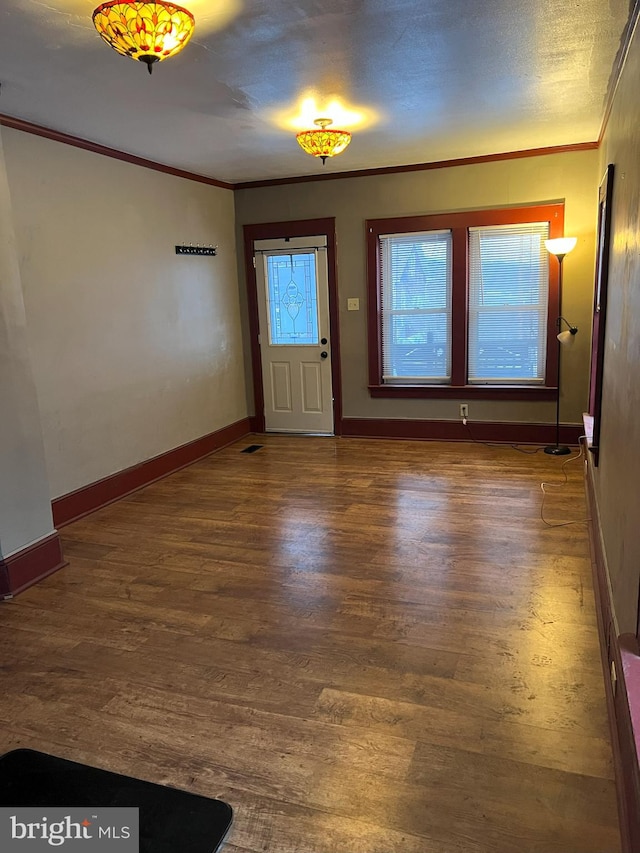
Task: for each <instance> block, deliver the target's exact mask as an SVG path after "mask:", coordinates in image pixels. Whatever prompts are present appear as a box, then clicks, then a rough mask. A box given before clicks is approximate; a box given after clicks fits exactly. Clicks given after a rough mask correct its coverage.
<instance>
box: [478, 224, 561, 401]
mask: <svg viewBox="0 0 640 853" xmlns="http://www.w3.org/2000/svg"><path fill="white" fill-rule="evenodd" d="M548 235H549V224H548V223H547V222H536V223H527V224H523V225H502V226H493V227H488V228H471V229H470V230H469V369H468V377H469V382H479V383H496V382H497V383H500V382H503V383H506V384H510V383H518V384H522V383H542V382H543V381H544V375H545V361H546V348H547V306H548V294H549V264H548V258H549V255H548V252H547V250H546V248H545V245H544V241H545V240H546V239H547V237H548Z"/></svg>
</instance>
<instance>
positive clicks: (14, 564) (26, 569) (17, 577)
mask: <svg viewBox="0 0 640 853" xmlns="http://www.w3.org/2000/svg"><path fill="white" fill-rule="evenodd" d="M63 566H66V561H65V559H64V557H63V556H62V547H61V545H60V537H59V536H58V533H57V532H56V531H54V532H53V533H52V534H51V535H50V536H47V537H46V538H45V539H40V541H38V542H34V544H33V545H29V546H28V547H26V548H23V549H22V550H21V551H18V552H17V553H15V554H11V556H10V557H5V558H2V557H0V599H7V598H13V596H14V595H17V594H18V593H19V592H22V591H23V590H25V589H27V588H28V587H30V586H33V584H34V583H37V582H38V581H40V580H42V578H46V577H47V575H52V574H53V573H54V572H57V571H58V569H61V568H62V567H63Z"/></svg>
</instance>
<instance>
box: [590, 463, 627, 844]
mask: <svg viewBox="0 0 640 853" xmlns="http://www.w3.org/2000/svg"><path fill="white" fill-rule="evenodd" d="M586 458H587V462H586V473H585V477H586V492H587V504H588V512H587V515H588V517H589V518H590V521H589V544H590V548H591V564H592V569H593V587H594V593H595V599H596V611H597V617H598V633H599V636H600V655H601V658H602V670H603V675H604V684H605V693H606V696H607V710H608V713H609V725H610V728H611V746H612V749H613V762H614V767H615V774H616V788H617V794H618V813H619V816H620V834H621V837H622V850H623V853H636V851H638V850H640V767H639V765H638V743H637V740H638V738H640V727H639V726H640V657H639V656H638V644H637V641H636V638H635V636H634V635H633V634H622V635H620V636H618V635H617V630H616V623H615V619H614V616H613V602H612V600H611V589H610V586H609V579H608V570H607V560H606V552H605V548H604V540H603V537H602V530H601V528H600V516H599V512H598V501H597V495H596V490H595V483H594V472H593V459H592V457H591V455H590V454H589V453H586ZM612 666H613V668H615V676H616V677H615V681H614V679H613V677H612ZM633 716H635V718H636V730H635V732H634V725H633V720H632V717H633Z"/></svg>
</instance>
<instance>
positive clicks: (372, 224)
mask: <svg viewBox="0 0 640 853" xmlns="http://www.w3.org/2000/svg"><path fill="white" fill-rule="evenodd" d="M522 222H548V223H549V237H562V236H563V234H564V204H563V203H556V204H542V205H535V206H527V207H506V208H500V209H492V210H473V211H465V212H461V213H435V214H428V215H426V216H400V217H394V218H393V219H368V220H367V222H366V230H367V289H368V296H369V299H368V317H367V320H368V340H369V393H370V395H371V396H372V397H396V398H397V397H413V398H418V397H432V398H438V397H460V396H461V395H462V396H464V397H479V398H482V399H485V400H504V399H509V400H531V399H537V400H553V399H555V397H556V395H557V392H558V389H557V387H556V384H555V377H556V368H557V363H558V362H557V359H558V348H557V346H556V335H555V328H556V320H557V318H558V316H559V314H560V293H559V280H558V264H557V262H556V261H554V260H553V258H550V259H549V311H548V314H547V330H548V333H547V360H546V369H545V382H544V385H532V386H527V385H511V386H507V385H467V335H468V314H467V294H468V275H467V270H468V257H467V255H468V229H469V228H472V227H477V226H483V225H512V224H520V223H522ZM444 229H450V230H451V232H452V237H453V282H452V339H451V384H450V385H384V384H383V382H382V327H381V308H382V306H381V300H380V287H379V281H380V257H379V255H380V253H379V250H378V246H379V237H380V235H381V234H406V233H410V232H412V231H438V230H444Z"/></svg>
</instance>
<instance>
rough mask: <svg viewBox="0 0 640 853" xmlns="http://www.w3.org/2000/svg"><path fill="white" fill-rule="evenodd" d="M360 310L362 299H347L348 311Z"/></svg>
mask: <svg viewBox="0 0 640 853" xmlns="http://www.w3.org/2000/svg"><path fill="white" fill-rule="evenodd" d="M359 310H360V300H359V299H347V311H359Z"/></svg>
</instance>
